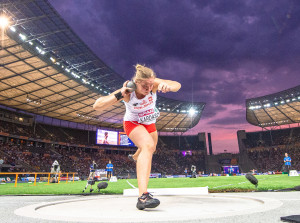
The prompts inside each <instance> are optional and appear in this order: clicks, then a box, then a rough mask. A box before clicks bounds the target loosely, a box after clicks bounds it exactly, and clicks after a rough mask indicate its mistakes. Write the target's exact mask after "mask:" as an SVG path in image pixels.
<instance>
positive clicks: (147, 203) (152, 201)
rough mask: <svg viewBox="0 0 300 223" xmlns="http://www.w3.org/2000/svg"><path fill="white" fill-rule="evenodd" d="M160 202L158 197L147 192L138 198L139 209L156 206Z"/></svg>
mask: <svg viewBox="0 0 300 223" xmlns="http://www.w3.org/2000/svg"><path fill="white" fill-rule="evenodd" d="M159 204H160V201H159V200H158V199H156V198H153V195H152V194H150V193H148V192H146V193H143V194H142V196H140V197H139V198H138V202H137V204H136V207H137V209H139V210H144V209H145V208H156V207H157V206H158V205H159Z"/></svg>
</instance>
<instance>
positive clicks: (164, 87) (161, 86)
mask: <svg viewBox="0 0 300 223" xmlns="http://www.w3.org/2000/svg"><path fill="white" fill-rule="evenodd" d="M157 90H158V92H162V93H167V92H169V91H171V87H170V86H169V85H168V84H167V83H165V82H161V83H159V85H158V87H157Z"/></svg>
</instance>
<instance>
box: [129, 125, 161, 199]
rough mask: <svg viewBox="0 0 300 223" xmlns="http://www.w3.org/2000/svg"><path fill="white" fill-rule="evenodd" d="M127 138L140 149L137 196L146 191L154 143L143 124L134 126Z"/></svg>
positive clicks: (137, 168)
mask: <svg viewBox="0 0 300 223" xmlns="http://www.w3.org/2000/svg"><path fill="white" fill-rule="evenodd" d="M129 138H130V139H131V140H132V142H133V143H134V144H135V145H136V146H137V147H138V148H139V149H140V153H139V155H138V158H137V164H136V172H137V179H138V186H139V196H142V194H143V193H144V192H147V186H148V181H149V177H150V172H151V164H152V155H153V153H154V151H155V145H156V143H155V142H154V140H153V138H152V136H151V135H150V134H149V133H148V131H147V130H146V129H145V127H144V126H138V127H135V128H134V129H133V130H132V131H131V133H130V134H129Z"/></svg>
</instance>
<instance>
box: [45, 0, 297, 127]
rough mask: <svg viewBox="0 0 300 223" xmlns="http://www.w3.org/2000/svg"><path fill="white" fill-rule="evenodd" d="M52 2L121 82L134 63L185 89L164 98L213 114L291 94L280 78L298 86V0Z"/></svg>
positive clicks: (132, 70)
mask: <svg viewBox="0 0 300 223" xmlns="http://www.w3.org/2000/svg"><path fill="white" fill-rule="evenodd" d="M50 2H51V3H52V4H53V6H54V7H55V8H56V9H57V10H58V11H59V13H60V14H61V15H62V17H63V18H64V19H65V20H66V21H67V23H68V24H70V26H71V27H72V28H73V29H74V30H75V32H76V33H77V34H78V35H79V36H80V37H81V38H82V39H83V40H84V41H85V42H86V43H87V44H88V45H89V46H90V47H91V49H92V50H93V51H94V52H95V53H96V54H97V55H98V56H99V57H100V58H101V59H103V60H104V62H106V63H107V64H108V65H109V66H111V67H112V68H113V69H114V70H115V71H116V72H118V73H119V74H120V75H122V76H123V77H124V78H126V79H129V78H130V77H131V76H132V74H133V72H134V68H133V65H134V64H136V63H142V64H146V65H149V66H151V67H152V68H154V70H155V71H156V72H157V73H158V75H159V77H161V78H166V79H173V80H177V81H179V82H181V83H182V89H181V91H180V92H179V93H177V94H170V95H168V96H170V97H173V98H176V99H181V100H188V101H192V100H193V101H204V102H206V103H207V107H206V109H207V110H208V114H215V108H214V107H213V106H211V103H215V104H217V107H221V105H231V104H232V105H244V102H245V99H246V98H247V97H249V96H253V95H255V94H260V93H262V94H264V93H266V92H268V91H270V90H272V91H273V90H274V91H276V89H277V88H278V87H281V89H278V91H279V90H283V89H286V88H289V87H292V86H288V82H286V83H284V81H283V82H282V81H281V79H280V78H281V75H282V72H287V73H288V74H290V76H289V77H288V78H290V79H292V80H294V79H295V80H296V79H297V75H298V74H297V73H296V72H291V69H293V70H299V64H297V62H295V61H299V59H300V58H299V57H300V44H299V41H298V38H299V36H300V26H299V21H300V7H299V6H300V2H299V1H296V0H278V1H271V0H267V1H258V0H257V1H255V0H253V1H251V0H248V1H236V0H232V1H231V0H226V1H221V0H211V1H181V0H177V1H176V0H173V1H164V0H153V1H148V0H128V1H110V0H97V1H91V0H90V1H60V0H50ZM276 79H277V81H276ZM192 84H193V86H192ZM266 85H267V86H268V87H267V88H263V87H262V86H266ZM285 85H286V86H285ZM293 86H294V85H293ZM272 93H273V92H272ZM255 96H258V95H255ZM243 115H244V114H243ZM220 121H221V120H220Z"/></svg>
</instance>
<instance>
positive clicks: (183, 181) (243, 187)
mask: <svg viewBox="0 0 300 223" xmlns="http://www.w3.org/2000/svg"><path fill="white" fill-rule="evenodd" d="M256 178H257V179H258V188H257V190H258V191H266V190H278V189H285V188H293V187H295V186H299V185H300V176H299V177H289V176H288V175H260V176H256ZM128 182H130V183H131V184H132V185H134V186H135V187H137V180H136V179H129V180H128ZM97 184H98V182H96V184H95V185H94V186H93V188H94V189H96V188H97V187H96V185H97ZM85 185H86V181H77V182H76V181H75V182H74V183H73V182H71V183H70V182H68V183H66V182H64V181H62V182H60V183H59V184H49V185H47V183H37V184H36V186H34V185H33V183H18V185H17V187H15V185H14V183H7V184H0V195H21V194H32V195H38V194H43V195H46V194H82V190H83V189H84V187H85ZM205 186H208V187H209V192H234V191H235V192H242V191H254V190H255V186H254V185H252V184H251V183H250V182H249V181H248V180H247V179H246V178H245V177H244V176H231V177H225V176H218V177H217V176H216V177H199V178H159V179H150V181H149V188H181V187H205ZM89 188H90V186H89V187H88V188H87V189H86V192H85V194H89ZM130 188H132V187H131V186H130V185H129V184H128V183H127V181H126V180H118V181H117V182H108V187H107V188H106V189H105V190H101V193H105V194H122V193H123V189H130ZM96 193H98V192H96V190H95V191H94V192H93V194H96Z"/></svg>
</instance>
